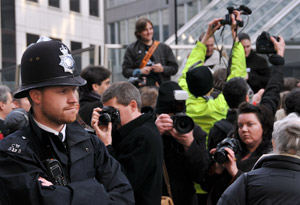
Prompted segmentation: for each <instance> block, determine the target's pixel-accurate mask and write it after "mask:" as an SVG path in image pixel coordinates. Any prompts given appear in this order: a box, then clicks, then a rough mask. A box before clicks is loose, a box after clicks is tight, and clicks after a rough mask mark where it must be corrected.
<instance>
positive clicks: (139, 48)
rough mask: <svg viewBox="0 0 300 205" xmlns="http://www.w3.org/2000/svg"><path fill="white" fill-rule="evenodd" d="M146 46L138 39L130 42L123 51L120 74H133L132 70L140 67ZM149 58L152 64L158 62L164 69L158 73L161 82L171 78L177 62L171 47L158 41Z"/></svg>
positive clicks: (175, 71) (130, 75)
mask: <svg viewBox="0 0 300 205" xmlns="http://www.w3.org/2000/svg"><path fill="white" fill-rule="evenodd" d="M146 49H147V47H146V46H145V44H143V43H142V42H141V41H140V40H137V41H136V42H134V43H132V44H130V45H129V46H128V48H127V50H126V52H125V55H124V61H123V64H122V69H123V70H122V74H123V75H124V77H126V78H129V77H132V76H133V71H134V70H135V69H138V68H140V64H141V62H142V60H143V59H144V57H145V55H146V51H147V50H146ZM151 59H152V60H153V61H154V64H156V63H160V64H161V65H162V66H163V68H164V71H163V72H162V73H159V74H158V75H159V77H160V81H161V83H163V82H165V81H169V80H171V76H172V75H175V74H176V73H177V71H178V64H177V62H176V59H175V56H174V54H173V51H172V50H171V48H170V47H169V46H168V45H166V44H164V43H162V42H160V43H159V45H158V46H157V48H156V50H155V51H154V53H153V54H152V57H151Z"/></svg>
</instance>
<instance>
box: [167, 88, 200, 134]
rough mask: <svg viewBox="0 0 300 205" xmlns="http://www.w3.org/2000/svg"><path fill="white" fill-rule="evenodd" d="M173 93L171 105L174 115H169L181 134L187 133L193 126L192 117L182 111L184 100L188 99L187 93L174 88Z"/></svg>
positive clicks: (183, 109)
mask: <svg viewBox="0 0 300 205" xmlns="http://www.w3.org/2000/svg"><path fill="white" fill-rule="evenodd" d="M173 94H174V98H175V101H174V104H173V106H174V107H175V111H176V113H175V115H173V116H171V119H172V120H173V127H174V128H175V129H176V130H177V132H179V133H181V134H185V133H189V132H190V131H191V130H193V129H194V126H195V124H194V121H193V119H192V118H190V117H189V116H187V115H186V114H185V113H184V112H185V100H186V99H188V97H189V95H188V93H187V92H186V91H184V90H174V93H173Z"/></svg>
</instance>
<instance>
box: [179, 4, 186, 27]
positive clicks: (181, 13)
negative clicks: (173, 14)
mask: <svg viewBox="0 0 300 205" xmlns="http://www.w3.org/2000/svg"><path fill="white" fill-rule="evenodd" d="M184 23H185V22H184V6H183V4H181V5H178V6H177V25H178V27H177V29H180V28H181V27H182V26H183V25H184Z"/></svg>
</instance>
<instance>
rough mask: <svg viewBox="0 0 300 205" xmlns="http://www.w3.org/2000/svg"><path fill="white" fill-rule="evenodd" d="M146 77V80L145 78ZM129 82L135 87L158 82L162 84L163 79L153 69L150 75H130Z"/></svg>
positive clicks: (153, 84) (154, 84)
mask: <svg viewBox="0 0 300 205" xmlns="http://www.w3.org/2000/svg"><path fill="white" fill-rule="evenodd" d="M144 78H145V79H146V80H144ZM128 82H130V83H131V84H132V85H134V86H135V87H137V88H140V87H142V86H156V82H158V84H160V83H161V80H160V77H159V75H158V74H157V73H153V72H152V71H151V72H150V73H149V75H141V76H139V77H130V78H129V79H128Z"/></svg>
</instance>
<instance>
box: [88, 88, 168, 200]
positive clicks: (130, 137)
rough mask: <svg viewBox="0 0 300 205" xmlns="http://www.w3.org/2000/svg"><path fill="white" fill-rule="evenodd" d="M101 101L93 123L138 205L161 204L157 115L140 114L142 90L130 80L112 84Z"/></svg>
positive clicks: (160, 162)
mask: <svg viewBox="0 0 300 205" xmlns="http://www.w3.org/2000/svg"><path fill="white" fill-rule="evenodd" d="M102 103H103V105H104V106H105V107H103V108H102V109H101V108H95V109H94V111H93V115H92V126H93V128H94V130H95V132H96V134H97V136H98V137H99V138H100V139H101V140H102V141H103V143H104V144H105V145H106V146H107V148H108V150H109V152H110V154H111V155H112V156H114V157H115V158H116V159H117V160H118V161H119V162H120V164H121V165H122V170H123V172H124V173H125V175H126V176H127V177H128V179H129V182H130V183H131V185H132V187H133V190H134V196H135V202H136V204H137V205H139V204H141V205H147V204H151V205H152V204H155V205H156V204H157V205H158V204H160V202H161V186H162V163H163V145H162V140H161V136H160V133H159V131H158V129H157V127H156V125H155V123H154V114H153V113H151V112H149V113H145V114H142V113H141V111H140V110H141V96H140V93H139V91H138V89H137V88H136V87H134V86H133V85H132V84H130V83H129V82H119V83H113V84H112V85H111V86H110V87H109V88H108V89H107V90H106V91H105V92H104V93H103V95H102ZM107 106H111V107H110V108H109V109H106V108H107ZM105 110H107V111H108V112H106V113H105V112H103V111H105ZM107 115H109V116H110V117H109V118H110V119H111V120H110V121H111V122H109V123H108V124H107V123H103V120H102V119H104V117H103V116H107ZM99 117H100V118H99Z"/></svg>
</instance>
